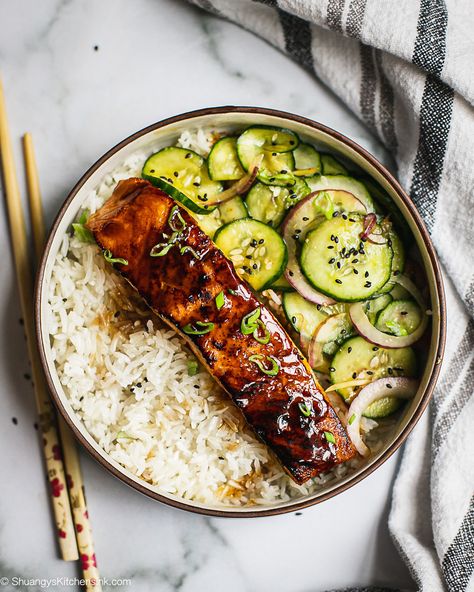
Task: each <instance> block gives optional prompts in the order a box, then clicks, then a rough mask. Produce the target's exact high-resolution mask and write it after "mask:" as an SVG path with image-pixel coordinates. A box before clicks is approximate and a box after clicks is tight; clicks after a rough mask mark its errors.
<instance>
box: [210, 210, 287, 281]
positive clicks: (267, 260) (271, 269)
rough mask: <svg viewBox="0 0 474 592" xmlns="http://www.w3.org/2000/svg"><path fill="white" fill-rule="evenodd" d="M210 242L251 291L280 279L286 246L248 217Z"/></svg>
mask: <svg viewBox="0 0 474 592" xmlns="http://www.w3.org/2000/svg"><path fill="white" fill-rule="evenodd" d="M214 242H215V243H216V245H217V246H218V247H219V249H220V250H221V251H222V252H223V253H224V255H225V256H226V257H228V258H229V259H230V260H231V261H232V263H233V264H234V266H235V269H236V271H237V273H238V274H239V276H240V277H241V278H243V279H245V280H246V281H248V282H249V284H250V285H251V286H252V288H254V289H255V290H264V289H265V288H267V287H269V286H271V284H272V283H273V281H274V280H275V279H277V278H278V277H280V276H281V274H282V273H283V270H284V269H285V266H286V262H287V259H288V255H287V250H286V245H285V243H284V242H283V239H282V238H281V236H280V235H279V234H278V233H277V232H275V230H273V229H272V228H270V227H269V226H267V225H266V224H263V222H259V221H258V220H252V219H251V218H243V219H241V220H235V221H234V222H230V223H229V224H226V225H225V226H222V228H220V229H219V230H218V231H217V233H216V235H215V237H214Z"/></svg>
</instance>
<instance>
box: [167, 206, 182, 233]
mask: <svg viewBox="0 0 474 592" xmlns="http://www.w3.org/2000/svg"><path fill="white" fill-rule="evenodd" d="M175 215H176V217H177V218H178V220H179V222H181V226H176V224H175V222H174V220H173V217H174V216H175ZM168 224H169V226H170V228H171V230H174V231H175V232H182V231H183V230H184V229H185V228H186V221H185V220H184V218H183V216H182V215H181V212H180V211H179V207H178V206H177V205H176V206H173V207H172V208H171V212H170V215H169V217H168Z"/></svg>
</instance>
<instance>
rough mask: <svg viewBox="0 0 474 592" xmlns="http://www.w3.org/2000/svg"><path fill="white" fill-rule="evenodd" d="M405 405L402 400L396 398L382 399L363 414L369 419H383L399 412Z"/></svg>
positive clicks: (372, 404)
mask: <svg viewBox="0 0 474 592" xmlns="http://www.w3.org/2000/svg"><path fill="white" fill-rule="evenodd" d="M402 404H403V400H402V399H398V398H396V397H382V398H381V399H378V400H377V401H374V402H373V403H371V404H370V405H369V406H368V407H367V409H366V410H365V411H364V413H363V414H362V415H363V416H364V417H368V418H369V419H383V418H384V417H387V416H388V415H391V414H392V413H395V411H398V409H400V407H401V406H402Z"/></svg>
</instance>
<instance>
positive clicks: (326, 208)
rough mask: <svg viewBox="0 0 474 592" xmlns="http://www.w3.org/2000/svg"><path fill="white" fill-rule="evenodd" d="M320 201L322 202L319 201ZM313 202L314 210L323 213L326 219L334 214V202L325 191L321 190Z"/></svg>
mask: <svg viewBox="0 0 474 592" xmlns="http://www.w3.org/2000/svg"><path fill="white" fill-rule="evenodd" d="M320 201H322V202H323V203H320ZM313 203H314V207H315V208H316V210H317V211H318V212H320V213H321V214H324V216H325V217H326V219H327V220H330V219H331V218H332V215H333V214H334V203H333V201H332V199H331V196H330V195H329V193H327V191H321V193H320V194H319V195H318V196H317V197H316V199H315V200H314V202H313Z"/></svg>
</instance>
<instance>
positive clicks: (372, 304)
mask: <svg viewBox="0 0 474 592" xmlns="http://www.w3.org/2000/svg"><path fill="white" fill-rule="evenodd" d="M392 300H393V298H392V296H390V294H382V295H381V296H378V297H377V298H374V299H372V300H369V301H368V302H367V307H366V312H367V316H368V317H369V321H370V322H371V323H372V325H375V322H376V320H377V315H378V314H379V312H380V311H381V310H383V309H384V308H385V307H386V306H388V305H389V304H390V302H392Z"/></svg>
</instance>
